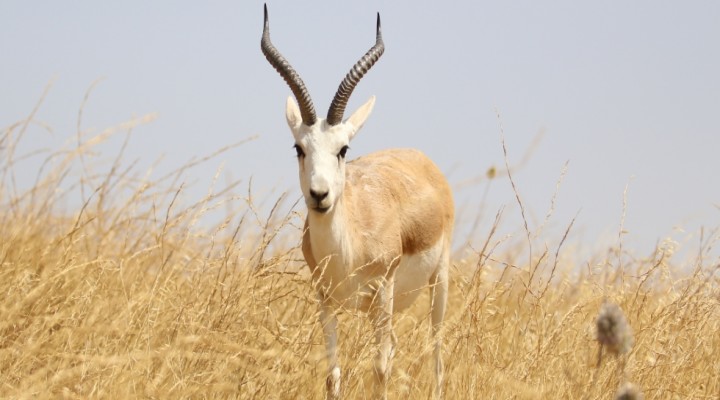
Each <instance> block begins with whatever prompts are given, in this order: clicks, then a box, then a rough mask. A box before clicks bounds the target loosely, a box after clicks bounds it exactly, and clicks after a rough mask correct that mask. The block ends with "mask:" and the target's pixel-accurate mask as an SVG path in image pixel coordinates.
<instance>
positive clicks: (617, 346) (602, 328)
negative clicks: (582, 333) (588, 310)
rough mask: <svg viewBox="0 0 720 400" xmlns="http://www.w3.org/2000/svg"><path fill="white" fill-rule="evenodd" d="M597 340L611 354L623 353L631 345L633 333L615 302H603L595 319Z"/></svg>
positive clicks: (628, 349)
mask: <svg viewBox="0 0 720 400" xmlns="http://www.w3.org/2000/svg"><path fill="white" fill-rule="evenodd" d="M595 325H596V326H597V340H598V342H600V345H601V346H605V347H607V349H608V351H609V352H611V353H613V354H625V353H627V352H628V351H630V348H632V345H633V334H632V329H631V328H630V325H628V323H627V320H626V319H625V315H624V314H623V312H622V310H621V309H620V307H618V305H617V304H614V303H610V302H605V303H603V305H602V307H601V308H600V313H599V314H598V317H597V319H596V320H595Z"/></svg>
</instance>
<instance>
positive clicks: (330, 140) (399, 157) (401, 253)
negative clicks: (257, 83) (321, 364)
mask: <svg viewBox="0 0 720 400" xmlns="http://www.w3.org/2000/svg"><path fill="white" fill-rule="evenodd" d="M262 49H263V53H264V54H265V56H266V57H267V58H268V61H270V63H271V64H272V65H273V66H274V67H275V68H276V69H277V70H278V72H280V74H281V75H282V76H283V78H284V79H285V80H286V82H287V83H288V84H289V86H290V88H291V90H292V91H293V94H294V95H295V98H296V99H297V100H298V102H299V105H298V104H297V103H296V102H295V101H294V100H293V99H292V97H290V98H288V101H287V106H286V118H287V122H288V125H289V126H290V130H291V131H292V134H293V137H294V139H295V148H296V150H297V154H298V164H299V175H300V186H301V189H302V192H303V196H304V198H305V203H306V205H307V207H308V215H307V219H306V221H305V230H304V235H303V244H302V251H303V255H304V257H305V260H306V262H307V264H308V266H309V268H310V270H311V272H312V280H313V286H314V287H315V289H316V290H317V292H318V298H319V304H320V323H321V325H322V328H323V335H324V339H325V344H326V350H327V361H328V377H327V382H326V383H327V397H328V398H329V399H336V398H338V397H339V396H340V367H339V363H338V355H337V339H338V338H337V316H336V313H337V311H338V310H340V309H348V308H352V309H359V310H362V311H366V312H367V313H368V315H369V316H370V318H371V320H372V323H373V326H374V329H375V337H376V341H377V343H378V344H379V349H378V353H377V356H376V359H375V377H376V380H377V382H376V386H375V387H376V396H375V398H386V384H387V380H388V378H389V374H390V359H391V353H392V346H393V343H392V342H393V337H394V336H393V333H392V315H393V313H394V312H395V311H400V310H402V309H405V308H407V307H408V306H409V305H410V304H412V302H413V301H414V300H415V299H416V298H417V296H418V295H419V294H420V291H421V289H423V288H428V289H429V290H430V291H431V320H432V331H433V337H434V340H435V343H434V346H435V348H434V353H435V354H434V356H435V375H436V389H435V394H436V397H440V394H441V384H442V358H441V339H440V334H439V329H440V326H441V323H442V321H443V318H444V314H445V307H446V302H447V289H448V281H447V279H448V268H449V257H450V241H451V235H452V230H453V222H454V207H453V200H452V193H451V191H450V187H449V185H448V183H447V181H446V179H445V177H444V176H443V175H442V173H441V172H440V171H439V169H438V168H437V166H436V165H435V164H434V163H433V162H432V161H430V159H428V158H427V157H426V156H424V155H423V154H422V153H420V152H419V151H417V150H407V149H402V150H400V149H394V150H384V151H380V152H376V153H372V154H370V155H367V156H365V157H361V158H359V159H357V160H354V161H351V162H346V161H345V153H346V152H347V150H348V144H349V142H350V140H351V139H352V138H353V137H354V135H355V134H356V133H357V132H358V131H359V130H360V128H361V127H362V126H363V124H364V123H365V120H366V119H367V117H368V116H369V115H370V112H371V111H372V108H373V106H374V103H375V98H374V97H372V98H371V99H370V100H369V101H368V102H367V103H365V104H364V105H363V106H361V107H360V108H359V109H358V110H357V111H355V113H353V114H352V115H351V116H350V117H349V118H348V119H347V120H345V121H342V114H343V112H344V109H345V106H346V104H347V100H348V98H349V96H350V94H351V93H352V90H353V89H354V87H355V85H356V84H357V83H358V81H359V80H360V79H361V78H362V76H363V75H364V74H365V73H366V72H367V70H369V69H370V67H372V65H373V64H374V63H375V62H376V61H377V59H378V58H379V57H380V55H381V54H382V52H383V50H384V45H383V43H382V37H381V33H380V17H379V15H378V25H377V40H376V44H375V46H373V47H372V48H371V49H370V50H369V51H368V52H367V54H366V55H365V56H364V57H363V58H361V59H360V61H359V62H358V63H357V64H356V65H355V67H353V69H351V71H350V73H348V75H347V76H346V78H345V80H343V82H342V84H341V85H340V88H339V89H338V93H337V94H336V95H335V98H334V99H333V102H332V104H331V106H330V110H329V111H328V117H327V119H319V118H317V117H316V116H315V110H314V108H313V106H312V101H311V100H310V96H309V94H308V93H307V89H306V88H305V85H304V84H303V82H302V80H301V79H300V77H299V76H298V75H297V74H296V73H295V71H294V70H293V69H292V67H290V64H289V63H288V62H287V61H286V60H285V59H284V58H283V57H282V55H280V53H279V52H278V51H277V50H276V49H275V47H274V46H273V45H272V43H271V42H270V37H269V27H268V20H267V8H266V9H265V28H264V31H263V40H262Z"/></svg>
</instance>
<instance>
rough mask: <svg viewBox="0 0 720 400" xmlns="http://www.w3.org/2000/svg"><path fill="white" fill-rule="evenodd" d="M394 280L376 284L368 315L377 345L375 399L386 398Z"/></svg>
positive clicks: (390, 355) (390, 361) (390, 349)
mask: <svg viewBox="0 0 720 400" xmlns="http://www.w3.org/2000/svg"><path fill="white" fill-rule="evenodd" d="M394 286H395V280H394V279H393V278H392V277H391V278H389V279H388V280H387V281H385V282H381V283H380V284H379V285H378V289H377V292H376V294H375V299H374V301H373V305H372V306H371V313H370V317H371V319H372V323H373V327H374V329H375V340H376V342H377V344H378V346H379V348H378V353H377V355H376V356H375V395H374V397H373V398H375V399H383V400H384V399H387V382H388V379H389V378H390V371H391V369H392V365H391V363H392V351H393V332H392V312H393V291H394V289H395V288H394Z"/></svg>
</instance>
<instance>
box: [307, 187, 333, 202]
mask: <svg viewBox="0 0 720 400" xmlns="http://www.w3.org/2000/svg"><path fill="white" fill-rule="evenodd" d="M328 193H329V192H328V191H324V192H316V191H314V190H312V189H310V196H312V198H313V199H315V201H317V202H318V203H319V202H321V201H323V199H325V198H326V197H327V196H328Z"/></svg>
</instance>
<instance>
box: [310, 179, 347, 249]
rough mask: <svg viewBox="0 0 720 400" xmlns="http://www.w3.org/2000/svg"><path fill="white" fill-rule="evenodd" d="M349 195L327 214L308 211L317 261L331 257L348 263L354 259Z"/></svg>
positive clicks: (338, 201)
mask: <svg viewBox="0 0 720 400" xmlns="http://www.w3.org/2000/svg"><path fill="white" fill-rule="evenodd" d="M346 195H347V193H343V195H342V196H341V197H340V198H339V199H338V200H337V202H336V203H335V205H334V206H333V207H332V208H331V209H330V210H329V211H328V212H327V213H319V212H316V211H314V210H308V216H307V220H308V227H309V229H310V241H311V244H312V249H313V253H314V255H315V257H316V260H318V262H320V260H322V259H325V258H327V257H330V258H331V260H334V261H338V262H342V263H347V261H349V260H350V259H351V258H352V254H351V252H352V250H351V249H352V243H351V241H352V233H351V229H352V228H351V226H350V220H349V218H348V217H349V216H350V214H351V213H350V210H348V209H347V206H348V200H349V199H347V198H346Z"/></svg>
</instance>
